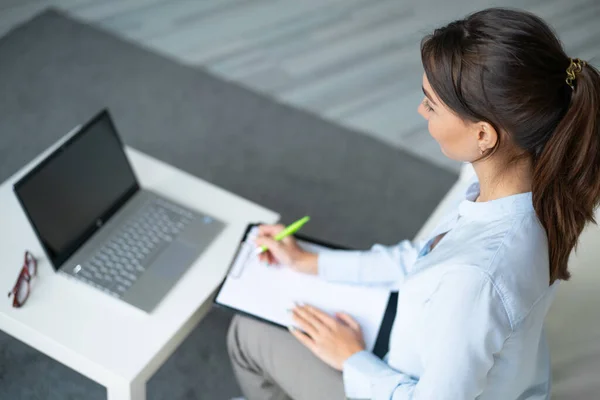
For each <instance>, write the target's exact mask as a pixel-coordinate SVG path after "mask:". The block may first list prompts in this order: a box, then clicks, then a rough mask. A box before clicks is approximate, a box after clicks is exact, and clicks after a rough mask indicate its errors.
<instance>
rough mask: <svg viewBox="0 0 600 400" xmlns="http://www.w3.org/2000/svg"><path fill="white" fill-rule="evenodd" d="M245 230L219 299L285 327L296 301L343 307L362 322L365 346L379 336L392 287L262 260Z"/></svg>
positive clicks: (369, 346)
mask: <svg viewBox="0 0 600 400" xmlns="http://www.w3.org/2000/svg"><path fill="white" fill-rule="evenodd" d="M255 235H256V231H252V232H251V233H250V234H249V235H248V241H247V242H245V243H243V244H242V248H241V249H240V252H239V253H238V256H237V257H236V259H235V260H234V263H233V266H232V268H231V270H230V272H229V275H228V276H227V278H226V279H225V282H224V283H223V286H222V288H221V291H220V292H219V294H218V295H217V298H216V302H217V303H218V304H221V305H224V306H228V307H232V308H234V309H237V310H240V311H244V312H246V313H249V314H251V315H254V316H257V317H260V318H263V319H266V320H268V321H272V322H275V323H278V324H281V325H284V326H290V325H293V321H292V318H291V314H290V312H289V310H290V309H292V308H293V307H294V304H295V303H306V304H310V305H312V306H314V307H317V308H319V309H321V310H323V311H325V312H327V313H329V314H331V315H334V313H335V312H345V313H347V314H349V315H351V316H352V317H353V318H354V319H356V320H357V321H358V323H359V324H360V326H361V328H362V331H363V336H364V339H365V344H366V346H367V350H369V351H372V350H373V347H374V346H375V341H376V340H377V334H378V332H379V327H380V326H381V322H382V320H383V316H384V313H385V309H386V306H387V303H388V299H389V295H390V292H389V290H387V289H380V288H373V287H363V286H356V285H344V284H337V283H329V282H326V281H324V280H322V279H320V278H319V277H317V276H313V275H306V274H303V273H300V272H296V271H294V270H292V269H291V268H289V267H286V266H282V265H271V266H269V265H267V264H265V263H261V262H260V261H259V259H258V256H256V255H255V254H254V251H255V249H256V248H255V246H254V244H253V243H252V238H253V237H255ZM299 244H300V245H301V246H302V247H304V248H306V249H307V250H310V251H313V252H322V251H328V249H326V248H324V247H321V246H316V245H314V244H312V243H306V242H302V241H299Z"/></svg>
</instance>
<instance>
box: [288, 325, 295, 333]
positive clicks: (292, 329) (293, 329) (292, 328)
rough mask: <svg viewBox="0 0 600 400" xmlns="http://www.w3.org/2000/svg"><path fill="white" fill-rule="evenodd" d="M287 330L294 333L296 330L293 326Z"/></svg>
mask: <svg viewBox="0 0 600 400" xmlns="http://www.w3.org/2000/svg"><path fill="white" fill-rule="evenodd" d="M288 330H289V331H290V332H294V331H295V330H296V328H295V327H294V326H291V325H288Z"/></svg>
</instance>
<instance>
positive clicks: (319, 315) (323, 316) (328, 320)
mask: <svg viewBox="0 0 600 400" xmlns="http://www.w3.org/2000/svg"><path fill="white" fill-rule="evenodd" d="M302 308H304V309H305V310H306V312H307V313H308V314H310V315H311V316H312V318H314V319H316V320H318V321H319V322H320V323H321V325H324V326H326V327H328V328H329V329H333V328H334V327H335V325H336V324H337V323H338V322H337V321H336V319H335V318H333V317H332V316H331V315H329V314H327V313H325V312H323V311H321V310H319V309H318V308H317V307H313V306H311V305H308V304H305V305H304V307H302Z"/></svg>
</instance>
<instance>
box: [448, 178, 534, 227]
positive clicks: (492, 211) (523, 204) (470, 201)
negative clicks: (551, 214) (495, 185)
mask: <svg viewBox="0 0 600 400" xmlns="http://www.w3.org/2000/svg"><path fill="white" fill-rule="evenodd" d="M477 196H479V182H475V183H473V184H471V186H469V188H468V189H467V193H466V198H465V199H464V200H463V201H462V202H461V203H460V205H459V206H458V213H459V215H460V216H464V217H470V218H475V219H488V220H490V219H499V218H502V217H505V216H507V215H515V214H522V213H530V212H534V211H535V210H534V208H533V201H532V197H531V192H527V193H519V194H515V195H512V196H506V197H502V198H500V199H496V200H492V201H485V202H481V203H476V202H475V199H476V198H477Z"/></svg>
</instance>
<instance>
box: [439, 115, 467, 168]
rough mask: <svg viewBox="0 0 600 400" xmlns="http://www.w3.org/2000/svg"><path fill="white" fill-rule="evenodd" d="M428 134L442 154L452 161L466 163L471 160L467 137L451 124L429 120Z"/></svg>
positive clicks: (462, 131)
mask: <svg viewBox="0 0 600 400" xmlns="http://www.w3.org/2000/svg"><path fill="white" fill-rule="evenodd" d="M429 133H431V136H432V137H433V138H434V139H435V140H436V141H437V142H438V144H439V145H440V148H441V150H442V152H443V153H444V154H445V155H446V156H447V157H448V158H451V159H453V160H457V161H468V160H470V159H471V158H472V155H471V151H470V150H469V149H470V146H469V143H467V139H468V138H467V135H465V132H464V130H462V129H456V127H455V126H453V124H451V123H444V122H443V121H440V120H439V119H436V118H430V119H429Z"/></svg>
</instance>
